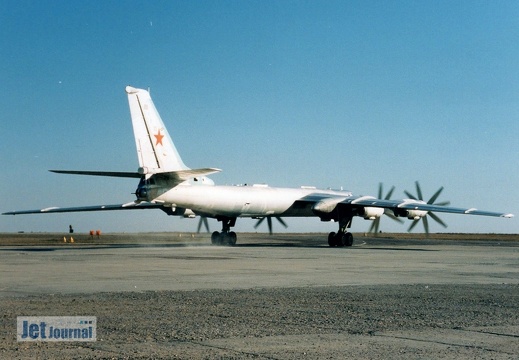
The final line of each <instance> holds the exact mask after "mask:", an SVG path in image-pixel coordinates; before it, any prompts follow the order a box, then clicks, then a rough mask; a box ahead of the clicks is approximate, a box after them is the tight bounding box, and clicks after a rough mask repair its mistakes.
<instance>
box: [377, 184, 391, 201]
mask: <svg viewBox="0 0 519 360" xmlns="http://www.w3.org/2000/svg"><path fill="white" fill-rule="evenodd" d="M393 191H395V187H394V186H393V187H392V188H391V190H389V192H388V193H387V195H386V197H385V198H384V200H389V199H390V198H391V195H393ZM379 199H382V198H381V197H379Z"/></svg>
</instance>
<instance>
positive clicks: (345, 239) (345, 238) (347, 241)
mask: <svg viewBox="0 0 519 360" xmlns="http://www.w3.org/2000/svg"><path fill="white" fill-rule="evenodd" d="M342 243H343V246H352V245H353V235H352V234H351V233H350V232H347V233H344V234H343V235H342Z"/></svg>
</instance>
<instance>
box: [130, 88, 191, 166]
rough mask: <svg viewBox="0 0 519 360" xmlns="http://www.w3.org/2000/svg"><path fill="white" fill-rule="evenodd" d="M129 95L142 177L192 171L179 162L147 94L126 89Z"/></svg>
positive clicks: (169, 138)
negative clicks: (143, 175)
mask: <svg viewBox="0 0 519 360" xmlns="http://www.w3.org/2000/svg"><path fill="white" fill-rule="evenodd" d="M126 93H127V94H128V103H129V104H130V113H131V117H132V124H133V133H134V135H135V145H136V146H137V156H138V158H139V166H140V168H139V173H141V174H155V173H164V172H171V171H179V170H189V168H188V167H187V166H186V165H185V164H184V162H183V161H182V159H181V158H180V155H179V154H178V151H177V149H176V148H175V145H174V144H173V141H172V140H171V137H170V136H169V133H168V131H167V130H166V127H165V126H164V123H163V122H162V119H161V118H160V115H159V113H158V111H157V109H156V108H155V105H154V104H153V101H152V100H151V97H150V94H149V93H148V91H146V90H142V89H135V88H133V87H131V86H127V87H126Z"/></svg>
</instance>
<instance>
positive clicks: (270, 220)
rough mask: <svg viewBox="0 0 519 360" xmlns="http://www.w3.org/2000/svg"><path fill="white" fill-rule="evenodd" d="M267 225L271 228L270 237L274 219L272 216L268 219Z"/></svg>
mask: <svg viewBox="0 0 519 360" xmlns="http://www.w3.org/2000/svg"><path fill="white" fill-rule="evenodd" d="M267 224H268V226H269V235H272V218H271V217H270V216H269V217H267Z"/></svg>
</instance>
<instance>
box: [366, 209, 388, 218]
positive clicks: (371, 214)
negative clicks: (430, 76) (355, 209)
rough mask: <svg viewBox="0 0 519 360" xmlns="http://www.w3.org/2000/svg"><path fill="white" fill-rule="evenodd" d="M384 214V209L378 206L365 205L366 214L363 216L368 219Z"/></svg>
mask: <svg viewBox="0 0 519 360" xmlns="http://www.w3.org/2000/svg"><path fill="white" fill-rule="evenodd" d="M382 215H384V209H383V208H377V207H365V208H364V214H362V216H363V217H364V219H366V220H375V219H378V218H379V217H381V216H382Z"/></svg>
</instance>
